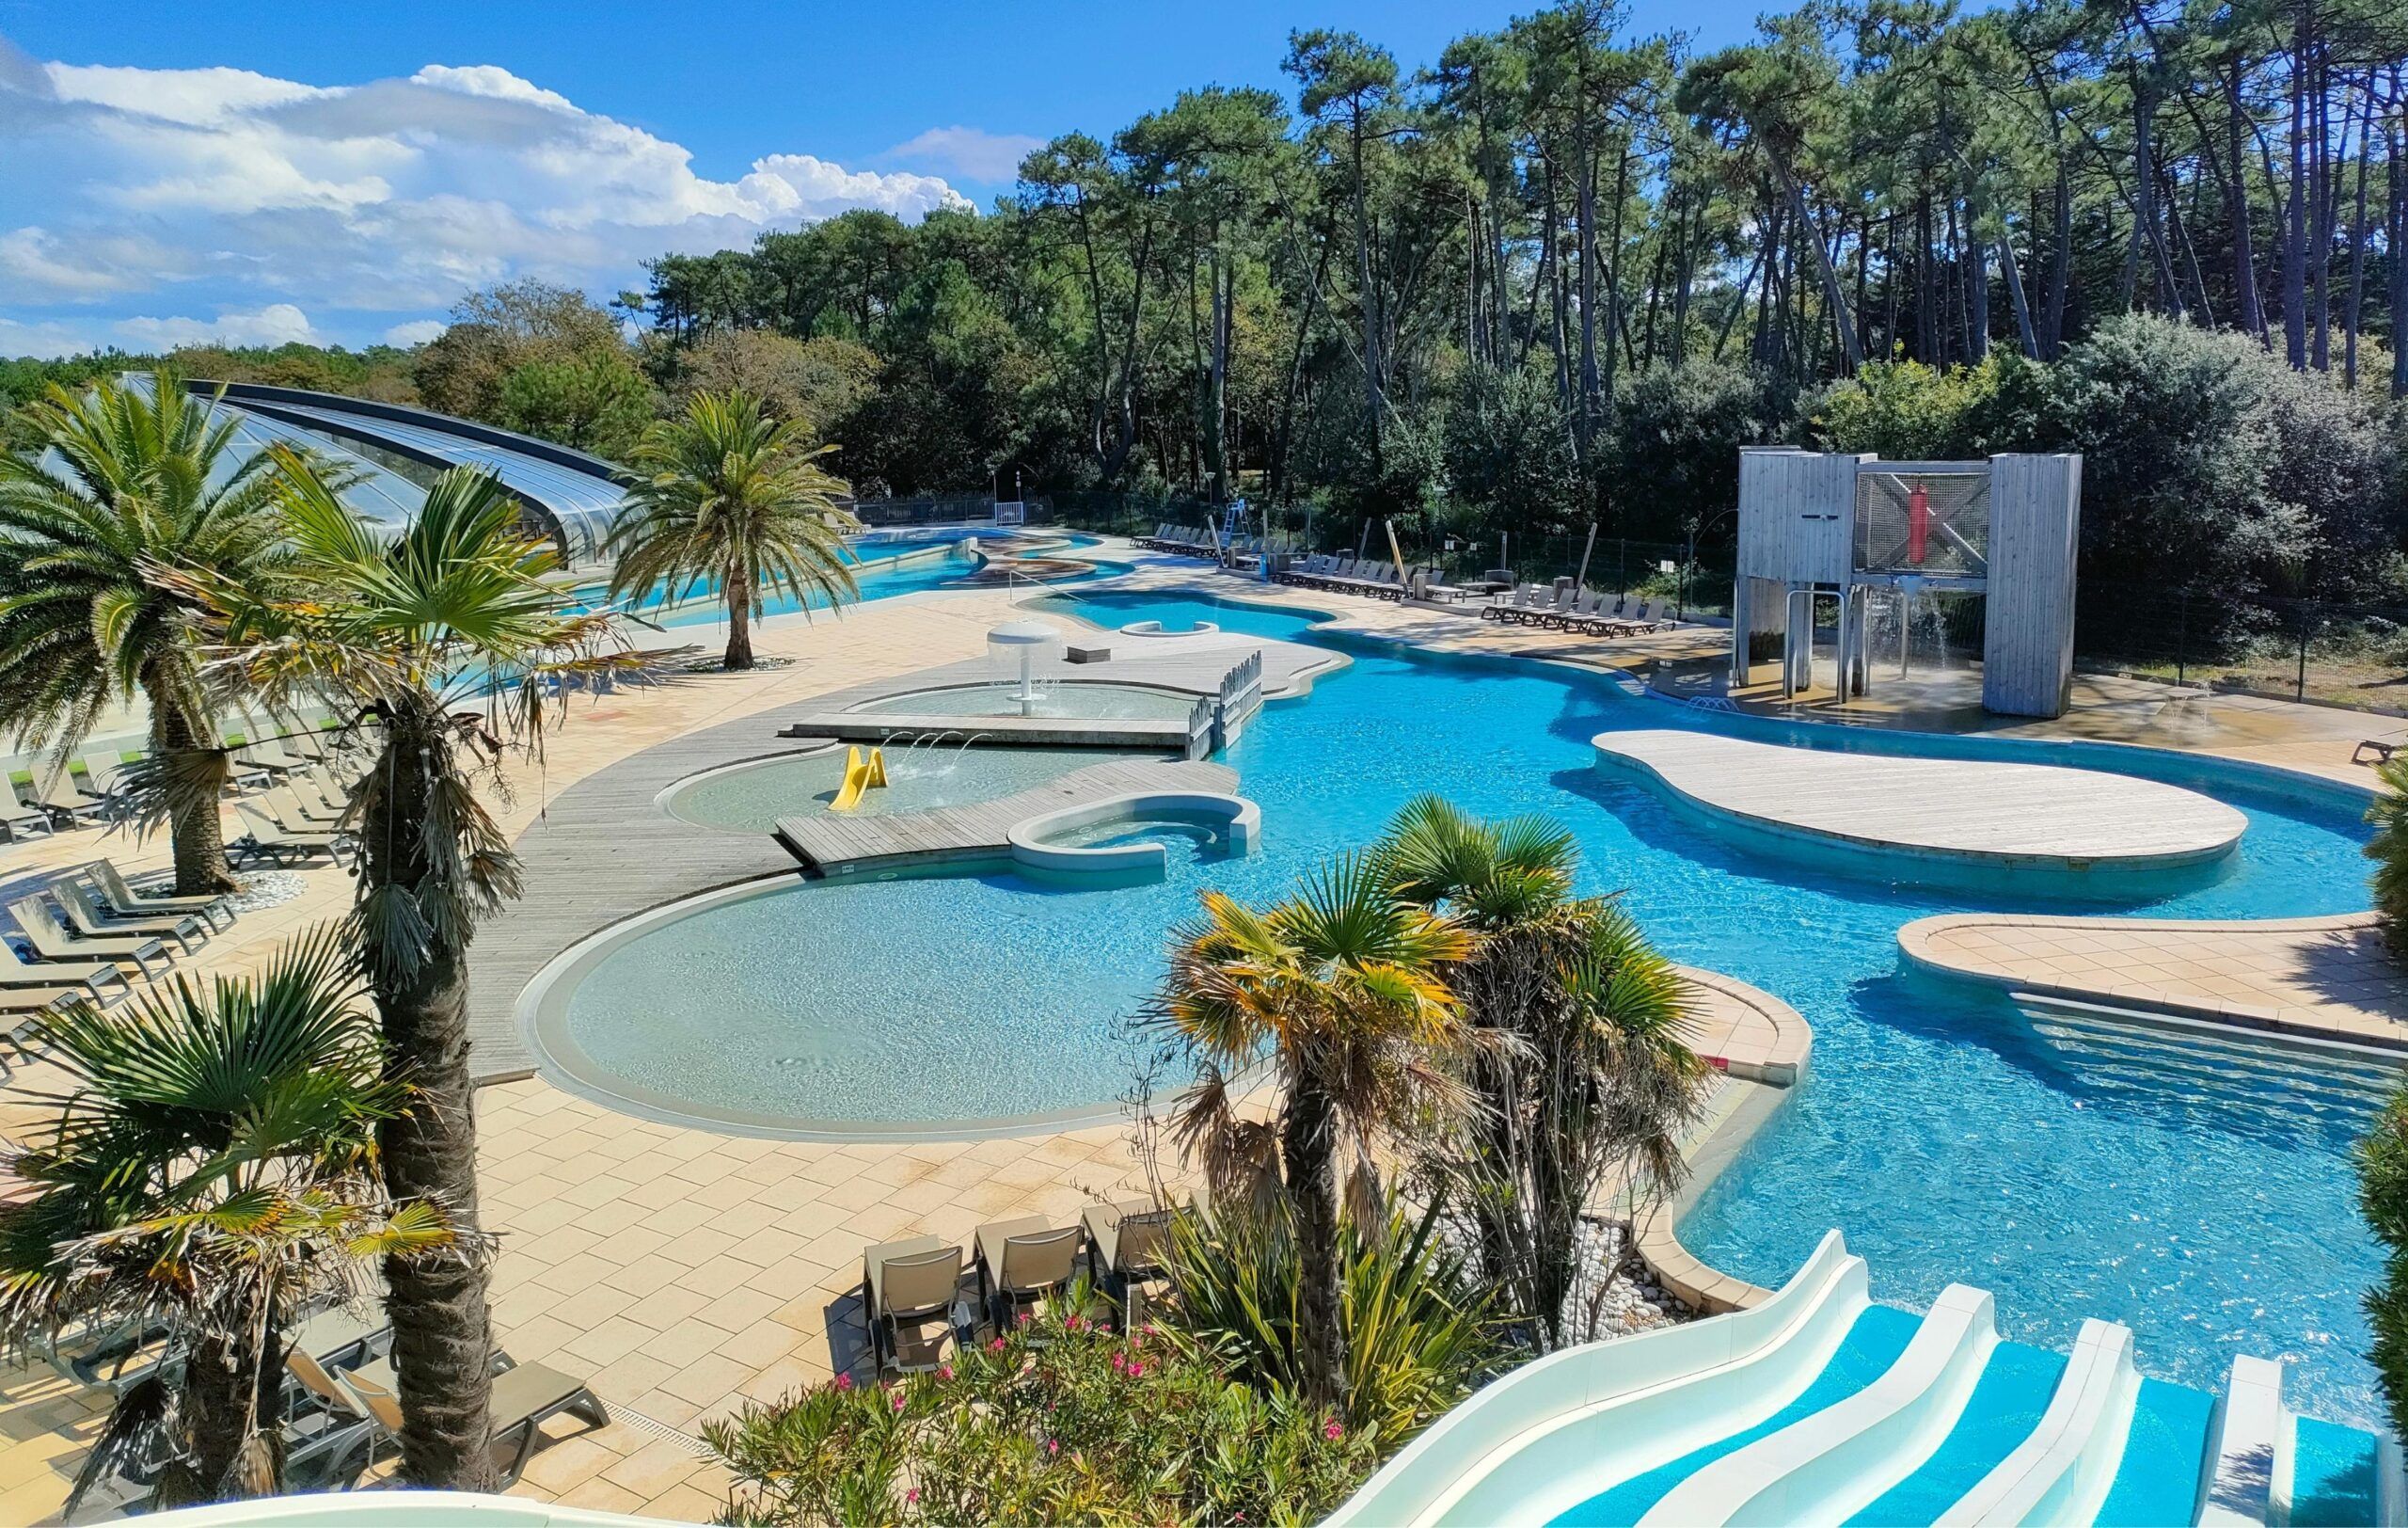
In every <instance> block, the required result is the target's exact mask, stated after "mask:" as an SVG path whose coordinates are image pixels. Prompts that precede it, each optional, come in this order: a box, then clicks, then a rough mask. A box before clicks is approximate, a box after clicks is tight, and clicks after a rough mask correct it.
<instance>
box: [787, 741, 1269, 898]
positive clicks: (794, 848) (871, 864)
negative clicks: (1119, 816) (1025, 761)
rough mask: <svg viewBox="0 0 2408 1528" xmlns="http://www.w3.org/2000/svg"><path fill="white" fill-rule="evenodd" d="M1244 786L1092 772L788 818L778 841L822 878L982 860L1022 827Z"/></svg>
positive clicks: (1181, 772)
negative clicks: (1110, 806)
mask: <svg viewBox="0 0 2408 1528" xmlns="http://www.w3.org/2000/svg"><path fill="white" fill-rule="evenodd" d="M1237 779H1238V776H1237V772H1236V771H1235V770H1232V769H1230V768H1228V766H1227V765H1222V764H1206V763H1181V762H1156V761H1152V760H1139V761H1133V762H1129V763H1120V764H1090V765H1088V766H1087V767H1085V769H1078V770H1072V771H1071V772H1069V773H1068V774H1066V775H1063V776H1062V777H1061V778H1059V779H1057V780H1051V781H1048V782H1047V783H1046V784H1044V785H1041V786H1038V787H1036V788H1033V789H1029V790H1023V791H1021V792H1020V793H1019V794H1017V795H1012V796H1005V797H1001V798H999V799H998V800H995V801H990V802H978V803H975V804H971V805H967V806H937V807H931V808H929V809H927V810H926V811H919V812H889V813H879V814H876V815H855V814H852V813H846V812H815V813H813V814H811V815H810V816H808V817H789V818H781V819H779V820H778V829H777V838H778V841H779V842H780V843H782V844H784V846H785V847H786V849H787V850H788V851H789V852H792V853H793V854H794V856H795V857H796V858H797V859H799V860H800V861H801V862H802V863H803V865H804V867H806V868H808V869H812V870H816V871H817V872H819V873H820V874H822V875H834V874H840V873H842V872H844V871H847V870H861V869H874V868H877V867H881V866H888V865H895V864H900V863H903V862H905V861H926V860H939V861H943V860H960V859H977V858H984V857H987V856H990V855H994V854H999V853H1002V852H1006V850H1007V849H1008V848H1009V847H1010V834H1011V830H1012V829H1013V828H1014V827H1015V826H1017V825H1019V824H1020V823H1022V822H1025V821H1027V820H1029V819H1030V818H1033V817H1042V816H1044V815H1045V814H1046V813H1048V812H1058V811H1060V810H1062V809H1063V808H1064V807H1067V806H1079V805H1084V804H1086V803H1088V802H1093V801H1102V800H1104V799H1105V798H1107V797H1111V796H1125V795H1128V794H1131V793H1132V792H1135V791H1151V790H1212V791H1233V790H1235V789H1236V788H1237Z"/></svg>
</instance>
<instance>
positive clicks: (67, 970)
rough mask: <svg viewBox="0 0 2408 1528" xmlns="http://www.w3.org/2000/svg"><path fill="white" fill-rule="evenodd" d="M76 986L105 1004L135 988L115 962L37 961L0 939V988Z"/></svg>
mask: <svg viewBox="0 0 2408 1528" xmlns="http://www.w3.org/2000/svg"><path fill="white" fill-rule="evenodd" d="M62 985H63V986H67V987H71V988H75V989H77V990H79V991H81V992H82V993H83V995H86V996H87V997H89V998H90V999H91V1000H92V1001H93V1002H95V1003H98V1004H100V1005H101V1006H102V1007H103V1008H106V1007H107V1006H108V1005H109V1004H111V1003H114V1002H116V1001H118V1000H119V999H120V998H122V997H124V996H126V995H128V994H130V993H132V992H133V991H134V983H133V982H131V981H128V980H127V979H125V973H124V972H123V971H120V970H119V969H118V968H117V967H116V966H114V965H109V964H106V963H102V962H99V961H39V962H32V963H28V962H27V961H25V960H24V958H23V957H22V956H20V955H18V953H17V947H16V946H14V945H12V944H10V943H8V941H7V940H6V939H0V989H5V988H8V987H55V986H62Z"/></svg>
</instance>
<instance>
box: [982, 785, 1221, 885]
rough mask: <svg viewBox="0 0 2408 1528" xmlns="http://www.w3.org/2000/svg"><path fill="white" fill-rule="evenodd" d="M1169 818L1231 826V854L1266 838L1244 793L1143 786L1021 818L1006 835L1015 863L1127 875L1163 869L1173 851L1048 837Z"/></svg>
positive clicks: (1054, 869)
mask: <svg viewBox="0 0 2408 1528" xmlns="http://www.w3.org/2000/svg"><path fill="white" fill-rule="evenodd" d="M1165 816H1194V817H1206V818H1211V819H1213V820H1218V821H1220V822H1221V823H1223V824H1224V825H1226V826H1227V827H1228V830H1229V846H1230V849H1231V851H1232V852H1235V853H1239V854H1251V853H1253V852H1254V847H1255V844H1256V842H1257V840H1259V838H1260V837H1261V836H1262V808H1261V807H1259V806H1258V805H1256V804H1254V803H1253V802H1252V801H1249V800H1248V799H1246V798H1245V797H1244V796H1239V795H1233V794H1230V793H1228V792H1227V791H1218V790H1141V791H1129V792H1126V793H1124V794H1121V795H1117V796H1107V797H1105V798H1103V799H1102V800H1101V801H1090V802H1082V803H1080V804H1078V805H1075V806H1065V807H1063V808H1062V809H1060V810H1059V811H1054V812H1045V813H1042V814H1040V815H1038V816H1036V817H1031V818H1023V819H1022V820H1020V821H1018V822H1015V823H1013V824H1012V826H1011V830H1010V832H1009V833H1007V834H1006V841H1007V842H1008V843H1009V845H1010V848H1011V858H1012V863H1013V865H1015V866H1017V867H1021V868H1022V869H1031V870H1038V871H1044V872H1048V873H1051V874H1054V875H1071V876H1081V875H1127V874H1130V873H1132V872H1137V873H1143V872H1147V871H1160V870H1161V869H1162V868H1163V866H1164V862H1165V861H1166V860H1167V858H1168V856H1169V851H1168V850H1167V849H1165V848H1164V846H1163V845H1162V844H1161V843H1159V842H1147V843H1137V844H1123V845H1120V846H1118V847H1117V848H1111V849H1090V848H1082V847H1078V846H1075V845H1069V844H1054V843H1048V842H1046V839H1047V837H1048V836H1051V835H1054V834H1060V833H1066V832H1069V831H1071V830H1073V829H1077V828H1088V827H1094V826H1096V825H1097V824H1099V823H1103V822H1129V823H1134V824H1142V823H1144V822H1146V821H1149V820H1158V819H1160V818H1163V817H1165Z"/></svg>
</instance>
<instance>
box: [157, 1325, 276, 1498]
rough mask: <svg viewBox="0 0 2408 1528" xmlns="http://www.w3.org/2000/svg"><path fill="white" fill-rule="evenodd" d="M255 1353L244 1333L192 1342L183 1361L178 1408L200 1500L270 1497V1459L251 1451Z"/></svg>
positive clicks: (257, 1385)
mask: <svg viewBox="0 0 2408 1528" xmlns="http://www.w3.org/2000/svg"><path fill="white" fill-rule="evenodd" d="M260 1391H261V1377H260V1351H259V1349H258V1347H257V1346H256V1345H254V1344H253V1342H252V1334H251V1333H249V1332H247V1331H222V1332H212V1333H209V1334H208V1335H206V1336H203V1337H199V1338H197V1339H196V1340H195V1341H194V1343H193V1344H192V1347H191V1350H190V1352H189V1353H188V1354H187V1356H186V1358H185V1361H184V1381H183V1391H182V1401H181V1406H182V1412H183V1420H184V1425H185V1428H186V1436H187V1437H189V1438H190V1439H191V1440H192V1449H193V1453H192V1472H193V1478H192V1485H193V1487H194V1488H196V1489H197V1490H198V1492H199V1500H201V1501H208V1502H228V1501H240V1500H243V1499H246V1498H249V1497H255V1496H266V1495H271V1494H273V1493H274V1492H275V1491H276V1489H277V1479H276V1475H277V1471H276V1470H275V1469H274V1468H273V1467H272V1463H271V1461H272V1459H273V1455H272V1454H271V1453H269V1452H266V1451H263V1450H261V1449H255V1448H254V1447H253V1440H254V1439H255V1438H256V1437H257V1436H258V1434H259V1433H260V1432H261V1413H260V1411H259V1398H260Z"/></svg>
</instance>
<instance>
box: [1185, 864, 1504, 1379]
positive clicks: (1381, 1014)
mask: <svg viewBox="0 0 2408 1528" xmlns="http://www.w3.org/2000/svg"><path fill="white" fill-rule="evenodd" d="M1471 948H1472V939H1471V935H1470V934H1469V933H1467V932H1466V931H1464V930H1463V929H1461V928H1459V927H1458V926H1457V925H1456V924H1455V923H1454V922H1453V921H1452V920H1451V919H1450V918H1448V917H1446V916H1445V915H1440V914H1436V913H1433V912H1431V911H1429V910H1427V909H1424V908H1420V907H1416V906H1414V905H1412V904H1410V903H1408V902H1405V901H1403V900H1402V899H1398V898H1396V897H1394V896H1392V895H1390V894H1389V892H1388V890H1387V888H1386V883H1385V882H1384V881H1383V879H1382V878H1381V876H1380V874H1379V867H1377V866H1376V865H1375V864H1374V863H1373V862H1372V861H1371V860H1370V859H1369V858H1368V857H1365V856H1360V855H1351V856H1346V857H1342V858H1340V859H1339V860H1337V861H1335V862H1333V863H1332V864H1331V865H1329V866H1328V867H1324V868H1323V870H1322V872H1321V873H1320V874H1319V875H1317V876H1315V877H1313V878H1311V879H1309V880H1307V882H1306V883H1305V884H1304V885H1303V886H1302V887H1300V888H1299V889H1298V890H1297V892H1296V894H1295V895H1294V896H1292V897H1291V898H1290V899H1288V900H1286V901H1284V902H1281V903H1279V904H1278V905H1276V906H1275V907H1273V908H1270V909H1269V910H1267V911H1263V912H1257V911H1254V910H1252V909H1249V908H1246V907H1244V906H1243V905H1241V904H1240V903H1238V902H1237V901H1235V900H1233V899H1230V898H1228V897H1227V896H1224V895H1222V894H1221V893H1219V892H1207V893H1205V894H1204V911H1203V915H1202V917H1201V918H1200V919H1199V920H1198V921H1197V922H1196V924H1194V925H1193V926H1191V927H1188V928H1184V929H1181V930H1180V931H1179V932H1177V933H1176V934H1174V935H1173V936H1172V943H1171V951H1170V966H1169V970H1168V972H1167V973H1166V975H1165V976H1164V981H1163V987H1162V991H1161V993H1160V995H1159V996H1158V997H1157V999H1156V1006H1155V1013H1156V1021H1157V1022H1159V1023H1162V1024H1164V1025H1166V1026H1168V1027H1170V1028H1171V1029H1173V1030H1174V1031H1175V1032H1176V1033H1177V1034H1178V1035H1179V1036H1180V1038H1181V1039H1182V1040H1183V1042H1184V1043H1185V1044H1186V1045H1187V1047H1188V1048H1189V1049H1190V1050H1191V1051H1192V1052H1193V1054H1194V1056H1195V1058H1196V1069H1197V1080H1196V1087H1195V1089H1194V1090H1192V1091H1190V1092H1189V1093H1188V1094H1187V1095H1186V1096H1185V1098H1184V1099H1182V1101H1181V1102H1180V1106H1179V1107H1178V1110H1177V1116H1176V1120H1177V1127H1178V1130H1179V1134H1180V1139H1181V1141H1182V1143H1183V1144H1184V1145H1186V1146H1187V1147H1189V1148H1190V1149H1191V1150H1199V1149H1200V1151H1201V1153H1202V1154H1203V1155H1204V1157H1205V1160H1206V1162H1207V1164H1208V1167H1209V1168H1210V1170H1211V1172H1212V1176H1213V1177H1214V1178H1215V1179H1217V1180H1219V1181H1221V1182H1223V1183H1227V1182H1228V1180H1229V1179H1230V1178H1231V1177H1232V1176H1233V1175H1234V1174H1235V1173H1236V1172H1237V1171H1239V1170H1243V1169H1244V1168H1246V1167H1252V1168H1254V1169H1257V1170H1267V1167H1268V1159H1269V1147H1270V1145H1271V1138H1270V1135H1269V1133H1268V1132H1266V1130H1265V1128H1264V1127H1262V1126H1260V1125H1257V1124H1254V1123H1251V1122H1247V1121H1245V1120H1244V1118H1242V1116H1241V1115H1240V1113H1239V1111H1238V1106H1237V1097H1236V1091H1237V1089H1238V1086H1239V1082H1240V1077H1241V1074H1244V1072H1246V1071H1247V1070H1248V1069H1249V1068H1251V1067H1252V1066H1254V1064H1255V1063H1256V1062H1258V1061H1259V1060H1261V1059H1263V1058H1265V1057H1266V1056H1267V1057H1268V1058H1269V1059H1270V1061H1271V1063H1272V1065H1273V1066H1274V1067H1275V1070H1276V1073H1277V1076H1278V1080H1279V1084H1280V1089H1281V1092H1280V1100H1279V1114H1278V1123H1277V1128H1276V1142H1277V1154H1278V1164H1279V1169H1280V1175H1281V1181H1282V1186H1283V1188H1284V1190H1285V1193H1286V1196H1287V1199H1288V1202H1289V1207H1290V1209H1291V1213H1292V1214H1293V1217H1294V1220H1295V1228H1296V1243H1297V1254H1298V1264H1299V1265H1300V1268H1301V1272H1302V1276H1303V1280H1304V1289H1303V1296H1302V1298H1301V1300H1300V1302H1299V1307H1300V1310H1301V1312H1302V1314H1303V1321H1304V1330H1303V1331H1302V1332H1300V1333H1299V1334H1298V1335H1299V1341H1298V1344H1297V1346H1298V1348H1299V1349H1300V1351H1301V1354H1302V1358H1303V1368H1304V1376H1305V1388H1306V1393H1307V1398H1308V1399H1309V1400H1310V1401H1311V1402H1312V1403H1313V1404H1314V1405H1316V1406H1321V1407H1333V1408H1334V1407H1337V1406H1339V1405H1341V1404H1342V1403H1343V1399H1344V1373H1345V1349H1344V1329H1343V1326H1342V1325H1341V1321H1340V1310H1339V1229H1338V1228H1339V1216H1338V1177H1337V1168H1338V1161H1339V1149H1340V1146H1341V1144H1347V1143H1351V1144H1352V1145H1353V1147H1354V1149H1355V1162H1356V1182H1357V1184H1358V1186H1359V1185H1365V1184H1368V1183H1369V1181H1370V1171H1371V1169H1370V1149H1371V1146H1372V1145H1373V1143H1375V1142H1376V1141H1378V1140H1380V1139H1381V1138H1384V1137H1386V1136H1388V1135H1389V1134H1391V1133H1393V1132H1394V1131H1396V1130H1397V1129H1398V1128H1400V1127H1402V1126H1404V1125H1407V1124H1409V1123H1412V1122H1418V1121H1419V1120H1421V1119H1423V1118H1425V1117H1427V1116H1428V1115H1429V1114H1431V1113H1433V1112H1436V1113H1441V1114H1443V1113H1447V1112H1450V1111H1452V1110H1454V1109H1456V1108H1459V1107H1460V1106H1462V1105H1463V1103H1464V1101H1465V1100H1464V1093H1463V1090H1462V1089H1461V1088H1460V1086H1459V1085H1458V1084H1457V1082H1456V1080H1455V1074H1454V1073H1453V1072H1452V1071H1451V1070H1450V1062H1451V1060H1452V1058H1453V1055H1454V1053H1455V1052H1457V1051H1458V1050H1460V1049H1462V1048H1463V1047H1464V1046H1465V1044H1466V1043H1468V1042H1469V1039H1470V1036H1469V1035H1468V1033H1467V1030H1466V1027H1465V1019H1464V1014H1463V1008H1462V1005H1461V1004H1460V1003H1458V1002H1457V1001H1456V1000H1455V996H1454V995H1453V993H1451V992H1450V991H1449V990H1448V988H1447V985H1446V983H1445V981H1444V980H1443V979H1442V976H1441V973H1442V972H1443V971H1444V970H1445V969H1446V967H1448V966H1449V965H1450V964H1453V963H1458V962H1461V961H1463V960H1464V959H1465V958H1466V957H1467V956H1468V955H1469V954H1470V952H1471ZM1363 1197H1364V1198H1365V1199H1368V1198H1369V1197H1370V1196H1369V1195H1368V1194H1366V1195H1364V1196H1363Z"/></svg>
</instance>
